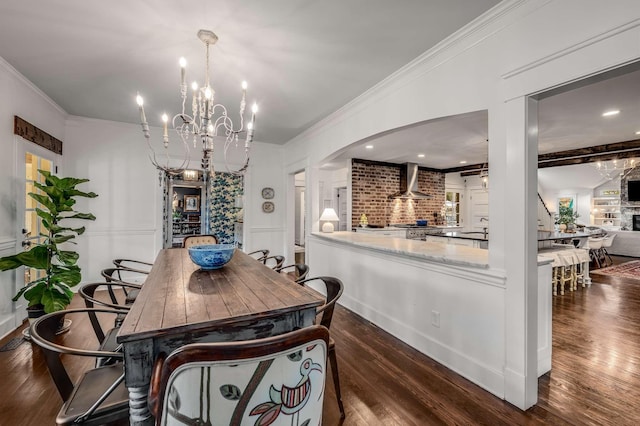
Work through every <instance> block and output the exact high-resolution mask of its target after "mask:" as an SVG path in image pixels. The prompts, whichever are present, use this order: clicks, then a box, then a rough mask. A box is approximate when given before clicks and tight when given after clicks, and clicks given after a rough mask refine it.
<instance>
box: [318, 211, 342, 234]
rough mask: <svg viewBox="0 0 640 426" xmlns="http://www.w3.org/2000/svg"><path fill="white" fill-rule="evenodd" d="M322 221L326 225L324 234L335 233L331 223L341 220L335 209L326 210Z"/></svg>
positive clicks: (323, 229)
mask: <svg viewBox="0 0 640 426" xmlns="http://www.w3.org/2000/svg"><path fill="white" fill-rule="evenodd" d="M320 220H321V221H325V223H324V225H322V232H333V223H331V221H339V220H340V218H339V217H338V215H337V214H336V211H335V210H334V209H332V208H326V209H324V211H323V212H322V215H321V216H320Z"/></svg>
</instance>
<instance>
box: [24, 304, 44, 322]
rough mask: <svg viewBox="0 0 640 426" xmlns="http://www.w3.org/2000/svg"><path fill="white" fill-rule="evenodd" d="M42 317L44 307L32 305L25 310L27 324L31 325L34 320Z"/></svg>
mask: <svg viewBox="0 0 640 426" xmlns="http://www.w3.org/2000/svg"><path fill="white" fill-rule="evenodd" d="M43 315H44V306H42V305H34V306H29V307H28V308H27V317H28V318H29V324H33V323H34V322H35V320H37V319H38V318H40V317H41V316H43Z"/></svg>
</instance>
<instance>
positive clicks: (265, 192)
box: [262, 188, 276, 200]
mask: <svg viewBox="0 0 640 426" xmlns="http://www.w3.org/2000/svg"><path fill="white" fill-rule="evenodd" d="M275 194H276V193H275V191H274V190H273V188H262V198H264V199H265V200H270V199H272V198H273V196H274V195H275Z"/></svg>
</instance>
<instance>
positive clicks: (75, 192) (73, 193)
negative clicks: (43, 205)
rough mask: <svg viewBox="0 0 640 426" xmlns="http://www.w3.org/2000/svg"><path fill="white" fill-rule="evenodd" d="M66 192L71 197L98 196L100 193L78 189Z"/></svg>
mask: <svg viewBox="0 0 640 426" xmlns="http://www.w3.org/2000/svg"><path fill="white" fill-rule="evenodd" d="M66 194H67V196H70V197H86V198H96V197H97V196H98V194H96V193H95V192H82V191H78V190H77V189H73V190H70V191H67V192H66Z"/></svg>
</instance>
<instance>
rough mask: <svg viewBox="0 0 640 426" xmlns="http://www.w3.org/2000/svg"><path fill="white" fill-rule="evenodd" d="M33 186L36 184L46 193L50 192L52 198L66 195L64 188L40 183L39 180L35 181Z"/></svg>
mask: <svg viewBox="0 0 640 426" xmlns="http://www.w3.org/2000/svg"><path fill="white" fill-rule="evenodd" d="M33 186H35V187H36V188H38V189H39V190H41V191H42V192H44V193H45V194H48V195H49V197H50V198H51V199H52V200H56V199H59V198H60V197H62V196H63V195H64V194H63V192H62V190H61V189H59V188H57V187H55V186H49V185H43V184H41V183H38V182H34V183H33Z"/></svg>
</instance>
